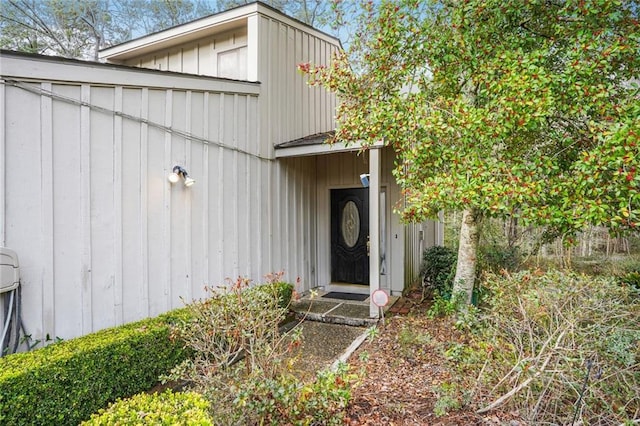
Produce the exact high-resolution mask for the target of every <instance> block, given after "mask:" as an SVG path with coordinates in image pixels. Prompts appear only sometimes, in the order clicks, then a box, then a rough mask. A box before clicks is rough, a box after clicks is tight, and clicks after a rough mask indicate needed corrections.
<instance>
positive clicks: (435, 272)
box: [420, 246, 458, 299]
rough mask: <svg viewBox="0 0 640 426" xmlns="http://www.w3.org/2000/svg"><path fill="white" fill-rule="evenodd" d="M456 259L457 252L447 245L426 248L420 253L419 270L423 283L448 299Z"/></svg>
mask: <svg viewBox="0 0 640 426" xmlns="http://www.w3.org/2000/svg"><path fill="white" fill-rule="evenodd" d="M457 260H458V256H457V254H456V253H455V252H454V251H453V250H451V249H450V248H448V247H443V246H432V247H429V248H428V249H426V250H425V251H424V253H423V254H422V268H421V270H420V274H421V275H422V277H423V284H424V285H425V286H426V287H429V288H431V289H434V290H436V291H437V292H438V293H439V294H440V295H441V296H442V297H444V298H445V299H449V298H450V297H451V288H452V286H453V276H454V274H455V267H456V262H457Z"/></svg>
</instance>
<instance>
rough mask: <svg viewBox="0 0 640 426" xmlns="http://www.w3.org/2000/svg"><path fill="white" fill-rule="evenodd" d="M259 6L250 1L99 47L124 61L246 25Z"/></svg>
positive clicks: (112, 58)
mask: <svg viewBox="0 0 640 426" xmlns="http://www.w3.org/2000/svg"><path fill="white" fill-rule="evenodd" d="M257 6H258V5H257V4H256V3H254V4H250V5H247V6H245V7H240V8H236V9H232V10H229V11H227V12H222V13H218V14H215V15H211V16H207V17H205V18H201V19H198V20H195V21H191V22H188V23H186V24H182V25H178V26H176V27H173V28H169V29H167V30H164V31H160V32H157V33H154V34H149V35H147V36H143V37H140V38H137V39H135V40H131V41H128V42H125V43H122V44H118V45H116V46H113V47H108V48H106V49H103V50H101V51H100V53H99V57H100V59H107V60H110V61H124V60H126V59H129V58H131V57H135V56H141V55H144V54H146V53H151V52H154V51H156V50H161V49H166V48H170V47H173V46H177V45H181V44H185V43H189V42H191V41H194V40H198V39H201V38H203V37H206V36H208V35H211V34H214V33H222V32H226V31H230V30H234V29H237V28H242V27H244V26H246V25H247V18H248V17H249V16H250V15H252V14H254V13H256V11H257Z"/></svg>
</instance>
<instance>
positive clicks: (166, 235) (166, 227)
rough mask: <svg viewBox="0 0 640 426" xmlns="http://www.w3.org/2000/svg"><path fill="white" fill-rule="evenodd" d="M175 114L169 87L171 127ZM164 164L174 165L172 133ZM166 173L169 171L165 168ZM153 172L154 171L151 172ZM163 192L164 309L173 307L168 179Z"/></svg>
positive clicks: (167, 101) (167, 108) (166, 111)
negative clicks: (172, 158)
mask: <svg viewBox="0 0 640 426" xmlns="http://www.w3.org/2000/svg"><path fill="white" fill-rule="evenodd" d="M172 115H173V90H171V89H169V90H167V91H166V93H165V106H164V125H165V126H166V127H168V128H171V123H172ZM163 159H164V164H165V166H166V167H172V165H171V164H170V161H171V133H169V132H168V131H165V132H164V156H163ZM164 171H165V175H166V174H167V173H168V172H169V170H168V169H165V170H164ZM150 173H153V172H150ZM162 188H163V191H162V194H163V195H164V203H163V204H164V206H163V212H162V219H163V220H162V228H163V229H162V245H163V247H162V248H163V250H161V251H164V258H165V259H166V260H167V261H166V262H165V270H164V272H165V276H164V280H163V282H162V286H163V295H164V308H163V309H164V310H165V311H168V310H169V309H171V296H172V294H171V250H172V248H171V185H170V183H169V181H168V180H167V179H162Z"/></svg>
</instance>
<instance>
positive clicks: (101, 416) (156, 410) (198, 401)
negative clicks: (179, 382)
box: [82, 390, 213, 426]
mask: <svg viewBox="0 0 640 426" xmlns="http://www.w3.org/2000/svg"><path fill="white" fill-rule="evenodd" d="M208 410H209V403H208V402H207V400H206V399H204V398H203V397H202V395H200V394H197V393H195V392H176V393H174V392H172V391H170V390H168V391H165V392H163V393H160V394H158V393H154V394H153V395H151V394H148V393H140V394H137V395H134V396H132V397H131V398H127V399H118V400H117V401H116V402H115V403H113V404H111V405H110V406H109V408H107V409H102V410H100V411H99V412H98V413H96V414H94V415H92V416H91V418H90V419H89V420H88V421H86V422H84V423H82V424H83V425H86V426H91V425H96V426H98V425H100V426H102V425H133V424H135V425H158V424H162V425H184V426H187V425H189V426H195V425H213V420H212V419H211V417H210V416H209V413H208Z"/></svg>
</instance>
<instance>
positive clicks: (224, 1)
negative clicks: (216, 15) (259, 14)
mask: <svg viewBox="0 0 640 426" xmlns="http://www.w3.org/2000/svg"><path fill="white" fill-rule="evenodd" d="M253 1H254V0H218V2H217V5H218V10H227V9H230V8H232V7H237V6H240V5H243V4H248V3H253ZM262 2H263V3H265V4H267V5H269V6H271V7H273V8H275V9H278V10H279V11H281V12H283V13H286V14H287V15H289V16H291V17H292V18H295V19H297V20H299V21H302V22H304V23H305V24H308V25H311V26H318V27H319V26H326V25H329V24H330V23H331V21H332V20H333V10H334V9H335V8H336V7H338V6H336V5H334V4H333V3H332V2H330V1H327V0H262Z"/></svg>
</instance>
